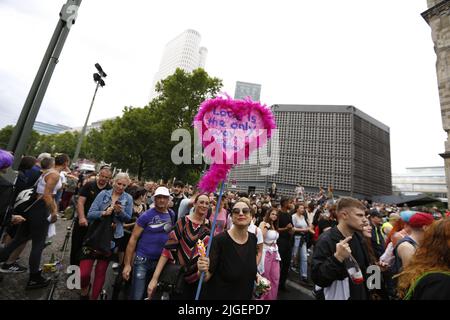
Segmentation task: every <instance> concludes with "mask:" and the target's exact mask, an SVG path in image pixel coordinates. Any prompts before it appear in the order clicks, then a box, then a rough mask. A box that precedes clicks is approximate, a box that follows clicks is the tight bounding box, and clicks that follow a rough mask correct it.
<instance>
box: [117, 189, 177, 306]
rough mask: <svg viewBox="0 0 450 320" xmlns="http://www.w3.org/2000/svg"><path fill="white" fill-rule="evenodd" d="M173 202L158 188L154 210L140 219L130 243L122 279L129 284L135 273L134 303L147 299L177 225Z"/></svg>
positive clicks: (131, 293) (131, 295)
mask: <svg viewBox="0 0 450 320" xmlns="http://www.w3.org/2000/svg"><path fill="white" fill-rule="evenodd" d="M171 198H172V197H171V196H170V193H169V189H167V188H166V187H158V188H157V189H156V191H155V194H154V195H153V197H152V200H153V203H154V205H155V206H154V208H151V209H149V210H147V211H146V212H144V213H143V214H142V215H141V216H140V217H139V218H138V220H137V221H136V224H135V226H134V229H133V233H132V234H131V238H130V240H129V241H128V246H127V249H126V252H125V260H124V261H125V262H124V268H123V272H122V276H123V278H124V279H125V280H127V281H128V280H129V279H130V273H131V269H133V275H132V281H131V291H130V299H131V300H142V299H144V295H145V294H146V292H147V285H148V283H149V281H150V279H151V278H152V276H153V272H154V271H155V268H156V266H157V264H158V260H159V257H160V256H161V252H162V250H163V247H164V245H165V244H166V242H167V240H168V238H169V232H170V231H171V230H172V226H174V225H175V212H174V211H173V210H172V209H169V201H170V200H172V199H171ZM133 257H134V261H132V260H133ZM132 263H133V266H132Z"/></svg>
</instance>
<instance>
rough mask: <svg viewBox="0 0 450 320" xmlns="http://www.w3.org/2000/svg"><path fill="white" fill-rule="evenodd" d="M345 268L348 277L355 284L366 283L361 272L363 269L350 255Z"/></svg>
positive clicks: (345, 262) (345, 261)
mask: <svg viewBox="0 0 450 320" xmlns="http://www.w3.org/2000/svg"><path fill="white" fill-rule="evenodd" d="M344 264H345V267H346V268H347V272H348V275H349V277H350V279H351V280H352V281H353V283H354V284H360V283H362V282H364V277H363V274H362V271H361V268H360V267H359V265H358V262H356V260H355V258H354V257H353V256H352V255H350V256H349V257H348V258H347V259H345V260H344Z"/></svg>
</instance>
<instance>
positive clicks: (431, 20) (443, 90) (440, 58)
mask: <svg viewBox="0 0 450 320" xmlns="http://www.w3.org/2000/svg"><path fill="white" fill-rule="evenodd" d="M427 5H428V10H426V11H425V12H423V13H422V17H423V18H424V19H425V21H426V22H427V23H428V25H429V26H430V27H431V38H432V39H433V43H434V51H435V52H436V73H437V80H438V87H439V100H440V103H441V115H442V128H443V129H444V131H445V132H446V133H447V141H446V142H445V152H444V153H442V154H441V156H442V157H443V158H444V159H445V160H444V161H445V176H446V184H447V186H449V185H450V65H449V64H450V0H427ZM447 198H448V195H447Z"/></svg>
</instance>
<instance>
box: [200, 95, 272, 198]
mask: <svg viewBox="0 0 450 320" xmlns="http://www.w3.org/2000/svg"><path fill="white" fill-rule="evenodd" d="M225 96H226V98H224V97H216V98H214V99H208V100H205V101H204V102H203V103H202V104H201V105H200V109H199V111H198V113H197V115H196V116H195V118H194V122H197V123H198V122H201V123H202V132H205V131H206V130H207V129H208V128H207V126H206V125H205V123H204V122H203V118H204V116H205V113H206V112H208V111H210V110H211V109H213V108H224V109H229V110H231V111H232V112H233V113H234V114H235V115H236V116H237V117H239V118H243V117H244V116H245V115H246V114H248V113H249V112H250V110H255V109H256V110H257V111H259V113H260V114H261V119H262V121H263V124H264V125H263V127H264V128H261V129H266V130H267V138H268V139H269V138H270V137H271V136H272V130H273V129H275V128H276V127H277V126H276V123H275V118H274V116H273V114H272V111H271V110H270V108H268V107H267V106H266V105H262V104H260V103H259V102H255V101H252V100H251V99H250V98H249V97H248V98H246V99H245V100H234V99H231V98H230V96H228V95H227V94H225ZM200 139H201V141H202V144H203V146H204V147H205V148H206V147H207V146H208V145H209V144H210V143H212V142H213V141H212V140H209V141H204V140H203V139H202V137H200ZM261 146H262V145H260V143H259V142H258V145H257V147H258V148H259V147H261ZM249 154H250V151H249V146H248V145H246V149H245V159H248V157H249ZM232 167H233V165H231V164H216V163H213V164H211V166H210V168H209V170H208V171H207V172H206V173H205V174H204V175H203V177H202V178H201V179H200V181H199V183H198V187H199V189H200V190H202V191H203V192H214V191H215V190H216V188H217V185H218V184H219V182H220V181H224V180H226V177H227V175H228V172H229V171H230V170H231V168H232Z"/></svg>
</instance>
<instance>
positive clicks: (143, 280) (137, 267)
mask: <svg viewBox="0 0 450 320" xmlns="http://www.w3.org/2000/svg"><path fill="white" fill-rule="evenodd" d="M157 264H158V260H149V259H147V258H144V257H140V256H136V257H135V258H134V263H133V276H132V280H131V291H130V300H143V299H144V298H145V297H146V296H147V286H148V283H149V282H150V279H151V277H152V276H153V272H154V271H155V269H156V265H157Z"/></svg>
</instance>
